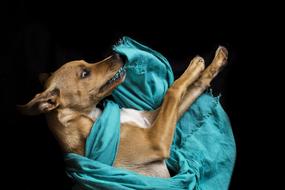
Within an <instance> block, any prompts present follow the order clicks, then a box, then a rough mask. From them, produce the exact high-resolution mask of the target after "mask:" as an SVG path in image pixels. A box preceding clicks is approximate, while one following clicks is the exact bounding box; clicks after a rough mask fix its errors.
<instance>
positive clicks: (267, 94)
mask: <svg viewBox="0 0 285 190" xmlns="http://www.w3.org/2000/svg"><path fill="white" fill-rule="evenodd" d="M128 6H130V7H131V8H130V7H128ZM258 6H259V5H258ZM258 6H249V5H247V4H241V3H239V4H237V3H232V4H225V3H224V2H219V3H218V4H213V3H212V4H209V3H206V2H204V3H203V2H202V3H201V4H194V3H192V4H190V3H188V4H178V3H175V4H171V3H165V2H164V3H162V4H159V5H155V4H153V3H150V2H142V1H141V2H140V1H136V2H135V1H134V2H133V3H116V4H114V3H113V2H107V3H106V4H104V5H103V4H102V5H101V4H100V5H99V4H92V3H89V4H84V3H81V4H78V3H72V2H68V3H67V2H66V3H65V4H61V5H59V4H57V3H50V2H44V1H43V2H38V3H35V2H21V3H19V4H15V5H14V4H12V5H10V6H9V11H8V14H3V16H2V18H4V20H5V21H4V23H5V25H4V26H5V27H3V30H2V32H3V34H2V35H1V41H2V42H3V43H2V46H3V47H4V48H3V49H4V50H3V51H2V53H3V58H2V59H1V60H2V64H1V88H2V89H1V106H2V107H3V108H4V109H2V110H1V115H2V116H3V117H1V123H2V124H3V126H2V127H3V128H4V130H2V131H3V133H1V134H2V137H3V138H2V139H1V141H3V143H2V144H3V149H2V150H3V155H4V157H5V158H6V159H5V162H4V166H7V168H8V170H7V172H6V170H5V177H7V180H6V179H5V181H6V183H7V184H8V185H9V187H10V188H8V189H14V188H16V187H21V188H22V189H70V181H69V179H68V178H67V177H66V175H65V173H64V162H63V160H62V153H61V151H60V149H59V147H58V144H57V142H56V141H55V139H54V138H53V136H52V135H51V133H50V132H49V130H48V129H47V125H46V122H45V118H44V116H36V117H26V116H22V115H20V114H19V113H17V112H16V110H15V105H16V104H24V103H26V102H27V101H28V100H30V99H31V98H32V97H33V96H34V95H35V94H36V93H38V92H40V91H41V90H42V87H41V85H40V83H39V82H38V74H39V73H41V72H52V71H54V70H56V69H57V68H58V67H59V66H61V65H62V64H64V63H65V62H67V61H70V60H74V59H85V60H86V61H88V62H96V61H99V60H101V59H103V58H105V57H106V56H107V55H109V54H110V52H111V51H110V50H111V47H112V45H113V44H114V43H115V42H117V40H118V39H120V38H121V37H122V36H124V35H126V36H130V37H132V38H134V39H135V40H137V41H139V42H141V43H143V44H145V45H147V46H149V47H152V48H153V49H155V50H157V51H159V52H161V53H162V54H163V55H164V56H166V57H167V59H168V60H169V61H170V63H171V65H172V67H173V71H174V74H175V77H176V78H177V77H179V75H180V74H181V73H182V72H183V71H184V69H185V68H186V67H187V64H188V63H189V61H190V60H191V58H193V57H194V56H195V55H197V54H199V55H201V56H202V57H204V58H205V60H206V63H207V64H209V62H210V61H211V59H212V58H213V55H214V52H215V50H216V48H217V47H218V45H223V46H225V47H227V48H228V51H229V64H228V66H227V67H226V68H224V70H223V71H222V72H221V73H220V74H219V75H218V77H217V78H216V79H215V80H214V81H213V83H212V88H213V91H214V94H215V95H218V94H219V93H221V94H222V97H221V102H222V105H223V107H224V108H225V110H226V112H227V113H228V115H229V117H230V119H231V122H232V128H233V132H234V136H235V139H236V144H237V160H236V164H235V169H234V173H233V176H232V182H231V186H230V189H252V188H257V186H258V187H263V188H265V187H270V189H271V188H273V187H275V186H279V185H280V184H282V182H280V179H282V178H284V174H281V175H279V174H278V175H277V174H276V172H275V169H276V168H277V171H278V170H279V171H281V172H282V171H284V169H283V165H281V164H280V160H282V159H281V157H282V156H281V154H280V155H279V154H277V153H274V150H275V149H277V146H276V145H278V144H279V145H280V144H281V140H280V138H278V137H277V136H278V135H277V134H278V132H277V128H278V127H281V126H282V125H281V124H280V123H278V122H277V119H276V118H278V115H277V113H276V111H274V110H276V109H273V107H272V105H276V103H275V100H276V99H277V96H275V95H273V93H274V91H277V90H278V89H279V88H280V85H278V84H277V81H281V79H280V78H281V75H277V71H278V70H280V69H279V65H278V64H279V60H278V58H277V55H278V49H279V48H277V46H276V45H275V44H276V43H277V44H279V45H282V44H281V39H280V38H279V37H277V33H278V32H280V31H279V29H278V28H277V27H276V25H275V24H273V21H272V19H271V17H269V15H270V16H272V14H269V13H268V14H266V13H267V12H266V11H264V10H268V9H273V8H271V6H269V5H266V9H260V8H258ZM275 14H276V15H273V16H277V17H276V18H278V14H279V12H278V11H275ZM273 20H274V22H277V26H278V20H277V19H273ZM268 29H269V31H271V32H272V30H273V34H272V33H268V32H267V30H268ZM273 43H274V45H273ZM279 104H280V105H281V104H282V102H279ZM280 105H279V106H280ZM271 118H273V119H271ZM6 130H7V131H6ZM271 132H273V135H274V136H273V137H272V136H271V135H269V133H271ZM280 150H282V149H279V152H280ZM281 152H282V151H281ZM275 158H276V159H275ZM272 160H273V161H272ZM280 176H281V177H282V178H280ZM283 185H284V182H283ZM273 189H274V188H273ZM279 189H280V188H279Z"/></svg>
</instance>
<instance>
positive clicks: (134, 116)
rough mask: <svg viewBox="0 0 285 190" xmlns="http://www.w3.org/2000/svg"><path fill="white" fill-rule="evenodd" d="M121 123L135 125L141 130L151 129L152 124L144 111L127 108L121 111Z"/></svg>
mask: <svg viewBox="0 0 285 190" xmlns="http://www.w3.org/2000/svg"><path fill="white" fill-rule="evenodd" d="M121 123H134V124H136V125H137V126H138V127H141V128H148V127H150V122H149V121H148V119H147V118H146V117H145V116H144V114H143V111H138V110H134V109H127V108H122V109H121Z"/></svg>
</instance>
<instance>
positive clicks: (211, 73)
mask: <svg viewBox="0 0 285 190" xmlns="http://www.w3.org/2000/svg"><path fill="white" fill-rule="evenodd" d="M227 58H228V51H227V49H226V48H224V47H219V48H218V49H217V51H216V53H215V57H214V59H213V61H212V63H211V64H210V65H209V66H208V67H207V68H206V69H205V70H204V72H203V73H202V75H201V76H200V78H199V79H198V80H197V81H196V82H195V83H194V84H192V85H191V86H189V88H188V90H187V92H186V93H185V95H184V96H183V99H182V101H181V104H180V106H179V111H178V118H180V117H181V116H182V115H183V114H184V112H185V111H186V110H187V109H188V108H189V107H190V106H191V105H192V103H193V102H194V101H195V100H196V99H197V98H198V97H199V96H200V95H201V94H202V93H203V92H204V90H205V89H206V88H208V87H209V86H210V82H211V81H212V80H213V78H214V77H215V76H216V75H217V74H218V73H219V71H220V69H221V68H222V67H223V66H224V65H225V64H226V62H227Z"/></svg>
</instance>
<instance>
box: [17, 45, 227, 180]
mask: <svg viewBox="0 0 285 190" xmlns="http://www.w3.org/2000/svg"><path fill="white" fill-rule="evenodd" d="M227 54H228V53H227V50H226V49H225V48H224V47H219V48H218V49H217V51H216V54H215V57H214V59H213V61H212V63H211V64H210V65H209V66H208V67H207V68H206V69H205V70H204V60H203V58H201V57H198V56H197V57H195V58H194V59H193V60H192V61H191V63H190V65H189V66H188V68H187V70H186V71H185V72H184V73H183V74H182V76H181V77H180V78H179V79H177V80H176V81H175V82H174V83H173V85H172V86H171V87H170V88H169V89H168V91H167V93H166V95H165V97H164V100H163V103H162V105H161V106H160V107H159V108H158V109H157V110H155V111H137V110H133V109H122V110H121V134H120V145H119V149H118V154H117V157H116V160H115V163H114V166H115V167H120V168H125V169H129V170H132V171H135V172H138V173H140V174H143V175H148V176H156V177H169V176H170V175H169V172H168V170H167V167H166V165H165V163H164V160H165V159H167V158H168V157H169V153H170V146H171V143H172V139H173V134H174V131H175V126H176V122H177V121H178V120H179V118H180V117H181V116H182V114H183V113H184V112H185V111H186V110H187V109H188V108H189V106H190V105H191V104H192V103H193V102H194V101H195V99H196V98H197V97H198V96H199V95H200V94H201V93H203V91H204V90H205V89H206V88H207V87H209V85H210V82H211V80H212V79H213V78H214V77H215V76H216V75H217V73H218V72H219V70H220V69H221V67H222V66H223V65H225V63H226V60H227ZM122 66H123V61H122V59H121V58H120V56H119V55H117V54H115V55H112V56H110V57H108V58H106V59H104V60H103V61H100V62H98V63H95V64H89V63H86V62H85V61H83V60H81V61H71V62H68V63H66V64H65V65H63V66H62V67H61V68H59V69H58V70H57V71H56V72H54V73H53V74H52V75H51V76H50V77H49V78H48V79H47V81H46V82H45V90H44V91H43V92H42V93H39V94H37V95H36V96H35V97H34V98H33V99H32V100H31V101H30V102H29V103H27V104H26V105H23V106H20V109H21V111H22V112H23V113H25V114H28V115H36V114H40V113H45V114H46V116H47V121H48V126H49V128H50V130H51V131H52V132H53V134H54V135H55V136H56V138H57V140H58V141H59V143H60V145H61V146H62V149H63V150H64V151H65V152H73V153H77V154H81V155H84V147H85V141H86V138H87V136H88V134H89V132H90V129H91V127H92V125H93V123H94V122H96V118H97V117H98V116H99V115H100V113H101V110H100V109H99V108H96V105H97V104H98V103H99V102H100V101H101V100H102V99H103V98H104V97H106V96H108V95H110V94H111V93H112V90H113V89H114V88H116V87H117V86H118V85H119V84H120V83H122V82H123V81H124V78H125V73H124V71H123V70H122V69H121V68H122ZM117 73H118V74H117Z"/></svg>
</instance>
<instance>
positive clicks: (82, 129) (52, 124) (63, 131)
mask: <svg viewBox="0 0 285 190" xmlns="http://www.w3.org/2000/svg"><path fill="white" fill-rule="evenodd" d="M101 112H102V111H101V110H100V109H99V108H96V106H94V107H93V108H92V109H91V111H90V112H86V113H83V112H78V111H74V110H72V109H69V108H63V109H57V110H55V111H53V112H51V113H48V114H47V115H46V116H47V121H48V126H49V128H50V130H51V131H52V133H53V134H54V135H55V137H56V139H57V140H58V142H59V144H60V146H61V147H62V149H63V151H64V152H72V153H77V154H80V155H84V150H85V142H86V139H87V137H88V134H89V132H90V130H91V128H92V125H93V123H94V122H95V121H96V119H97V118H98V117H99V116H100V114H101Z"/></svg>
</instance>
